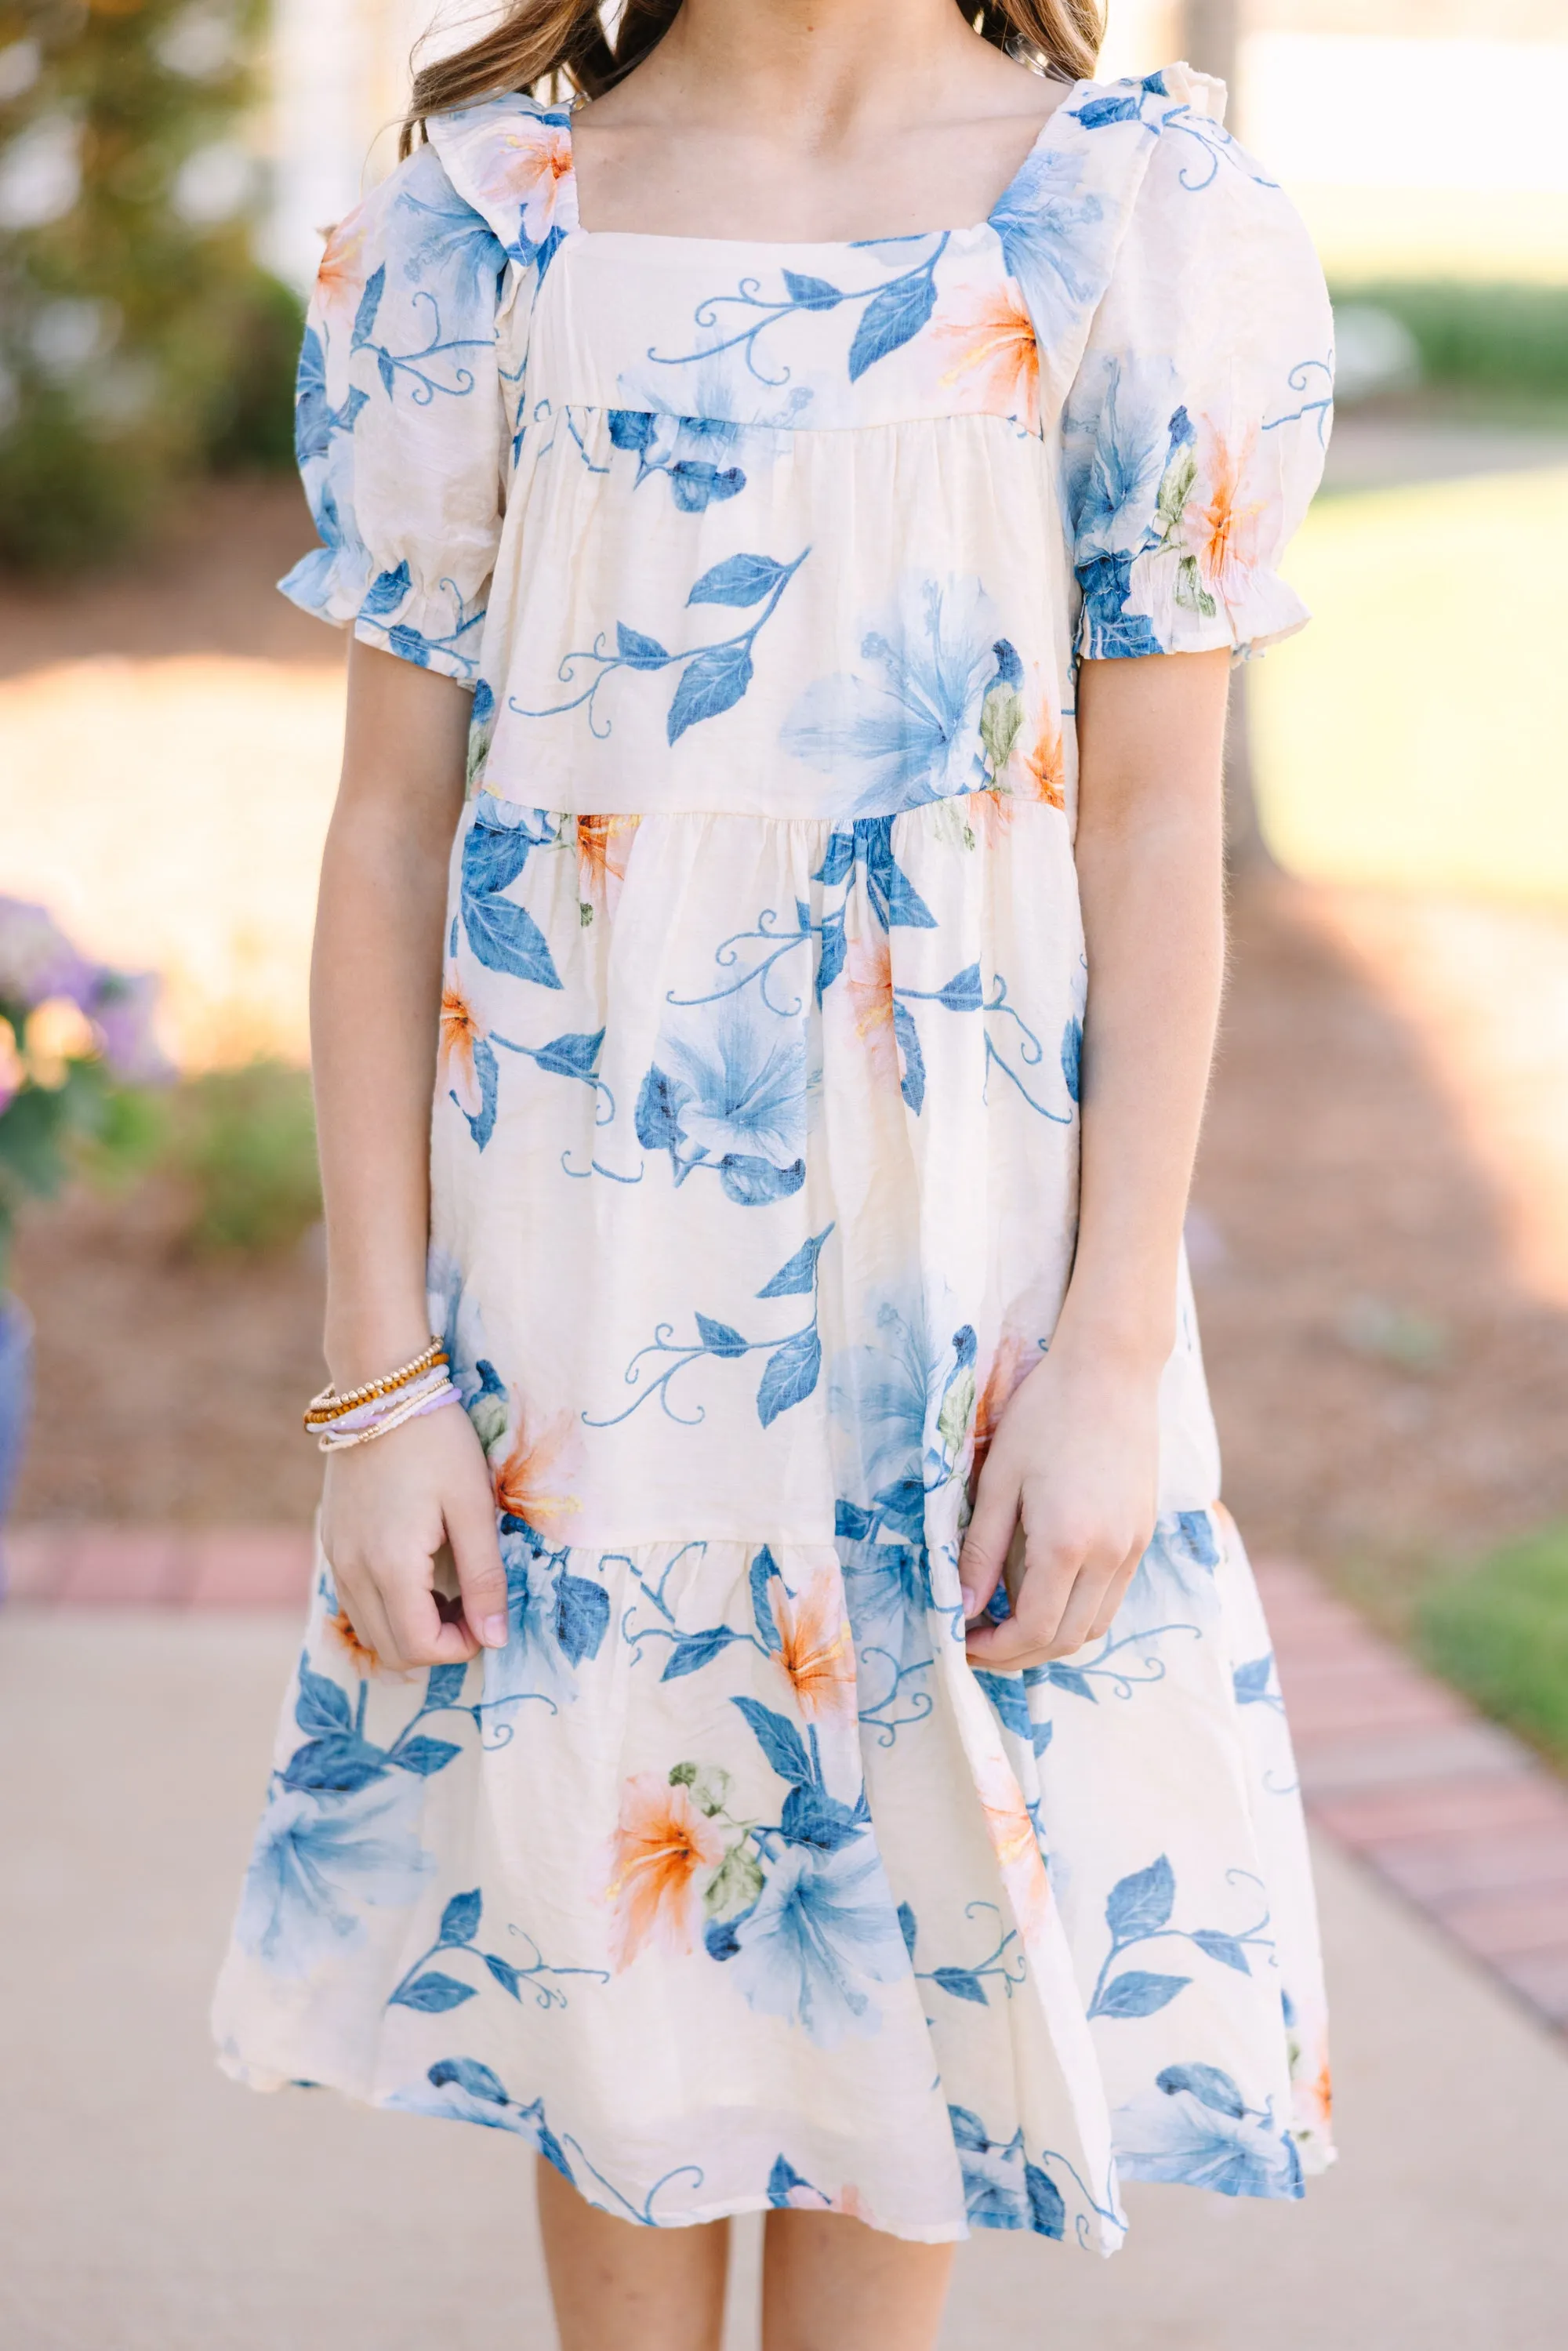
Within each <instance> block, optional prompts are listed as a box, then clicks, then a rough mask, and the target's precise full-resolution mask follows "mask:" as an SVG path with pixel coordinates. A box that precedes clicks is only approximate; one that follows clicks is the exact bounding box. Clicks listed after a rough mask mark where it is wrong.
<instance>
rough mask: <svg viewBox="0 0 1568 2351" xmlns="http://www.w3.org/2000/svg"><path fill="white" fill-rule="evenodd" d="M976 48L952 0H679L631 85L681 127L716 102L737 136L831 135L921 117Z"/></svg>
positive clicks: (971, 32) (970, 64) (972, 35)
mask: <svg viewBox="0 0 1568 2351" xmlns="http://www.w3.org/2000/svg"><path fill="white" fill-rule="evenodd" d="M976 48H977V36H976V35H975V33H974V32H973V31H972V30H971V28H970V27H969V26H968V25H967V24H966V23H965V21H964V18H963V16H961V15H960V13H959V10H958V8H957V6H956V0H683V5H682V7H681V11H680V14H679V16H677V17H676V18H675V21H674V24H673V25H672V26H671V27H670V30H669V32H668V33H667V34H666V35H665V36H664V39H663V41H662V42H661V43H660V44H659V47H658V48H657V49H656V50H655V51H654V52H653V56H652V57H650V58H649V59H648V61H647V63H646V65H645V66H643V68H641V69H640V73H639V78H640V79H641V80H643V86H644V89H647V90H648V95H649V96H650V97H652V96H653V95H654V91H653V89H652V88H651V87H650V85H651V84H653V83H655V82H656V83H658V84H661V85H663V89H662V90H661V91H660V93H659V94H660V95H661V96H662V97H663V96H668V97H670V98H678V99H680V101H681V102H683V103H684V105H685V108H686V109H687V110H688V119H689V118H690V117H691V116H694V115H695V116H697V117H700V115H701V114H702V113H703V112H704V111H705V110H706V109H709V108H713V107H715V106H718V107H721V108H722V110H723V113H724V116H725V118H726V120H727V122H728V123H729V124H730V125H731V126H732V127H734V128H735V129H737V130H740V129H744V128H745V127H747V125H749V124H752V123H755V124H756V125H757V126H758V128H765V127H768V126H772V127H774V128H775V129H776V128H777V126H778V125H779V121H780V119H781V118H783V119H789V118H793V119H795V120H802V119H804V120H810V122H811V123H813V124H814V125H815V126H816V127H817V129H818V131H819V132H820V133H821V134H825V135H827V136H828V137H830V138H831V137H833V136H834V135H835V134H836V135H840V136H841V135H842V134H843V133H844V132H845V131H849V130H850V129H851V128H852V126H854V125H857V124H863V125H866V126H867V127H870V126H872V125H873V124H874V122H875V121H876V120H877V119H878V118H880V117H883V116H885V117H887V118H889V119H898V118H903V117H905V116H907V114H908V113H909V112H910V111H911V110H912V109H913V110H915V111H919V110H923V109H924V108H925V106H927V105H928V104H930V103H931V101H932V100H934V99H936V98H937V97H938V95H939V94H940V93H941V92H942V91H943V89H944V88H945V87H947V86H950V84H951V81H952V78H953V77H954V76H955V74H958V73H962V71H963V69H964V68H965V67H966V66H972V64H973V62H974V60H975V51H976ZM993 54H994V53H993Z"/></svg>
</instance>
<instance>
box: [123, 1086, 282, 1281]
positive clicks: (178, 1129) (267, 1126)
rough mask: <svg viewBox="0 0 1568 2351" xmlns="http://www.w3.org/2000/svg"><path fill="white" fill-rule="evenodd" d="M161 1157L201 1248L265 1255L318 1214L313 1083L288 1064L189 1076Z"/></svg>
mask: <svg viewBox="0 0 1568 2351" xmlns="http://www.w3.org/2000/svg"><path fill="white" fill-rule="evenodd" d="M159 1156H160V1164H161V1165H162V1167H163V1168H165V1169H167V1170H168V1171H170V1172H171V1173H172V1174H173V1175H175V1176H176V1177H177V1178H178V1179H179V1180H180V1182H181V1183H182V1185H183V1187H184V1189H185V1190H186V1192H187V1194H188V1196H189V1199H190V1212H189V1220H188V1223H187V1225H186V1227H185V1238H186V1240H187V1241H188V1242H189V1244H190V1246H191V1247H192V1248H193V1249H195V1250H196V1251H197V1252H198V1253H199V1254H202V1255H214V1256H218V1255H243V1256H263V1255H265V1254H266V1253H267V1251H269V1250H272V1249H285V1248H287V1247H288V1245H289V1244H290V1243H291V1242H294V1241H297V1240H298V1239H299V1238H300V1236H301V1235H302V1234H303V1233H304V1232H306V1231H307V1230H308V1228H309V1227H310V1226H311V1225H313V1224H314V1223H315V1222H316V1220H317V1218H318V1217H319V1216H320V1214H321V1187H320V1181H319V1176H318V1174H317V1167H316V1123H315V1118H314V1114H313V1112H312V1108H311V1102H310V1081H309V1078H308V1075H307V1074H306V1072H305V1071H303V1070H297V1069H292V1068H290V1067H289V1066H288V1065H287V1063H285V1062H282V1061H252V1062H249V1063H247V1064H246V1066H245V1067H244V1068H242V1069H237V1070H214V1071H209V1072H207V1074H206V1075H204V1076H203V1077H199V1078H191V1079H187V1080H186V1081H185V1082H184V1083H183V1085H181V1086H180V1087H178V1088H177V1089H176V1091H175V1092H174V1094H173V1096H172V1100H171V1101H170V1103H169V1108H168V1125H167V1132H166V1137H165V1141H164V1144H163V1147H162V1152H161V1154H160V1155H159Z"/></svg>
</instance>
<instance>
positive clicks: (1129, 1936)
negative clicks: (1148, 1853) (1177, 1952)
mask: <svg viewBox="0 0 1568 2351" xmlns="http://www.w3.org/2000/svg"><path fill="white" fill-rule="evenodd" d="M1175 1905H1176V1872H1175V1871H1174V1870H1173V1869H1172V1867H1171V1865H1170V1863H1169V1862H1168V1861H1167V1860H1166V1856H1165V1855H1164V1854H1163V1853H1162V1854H1161V1855H1160V1856H1159V1859H1158V1860H1157V1861H1152V1862H1150V1864H1149V1865H1148V1867H1147V1869H1138V1870H1134V1872H1133V1874H1132V1876H1130V1877H1123V1878H1118V1880H1117V1882H1116V1884H1115V1885H1114V1886H1113V1887H1112V1888H1111V1891H1110V1894H1109V1896H1107V1898H1106V1903H1105V1924H1106V1925H1107V1926H1108V1927H1109V1928H1110V1929H1111V1932H1112V1934H1113V1936H1114V1937H1115V1938H1116V1940H1117V1941H1118V1942H1119V1943H1125V1942H1131V1941H1132V1940H1133V1938H1134V1937H1135V1936H1139V1935H1152V1934H1153V1933H1154V1932H1155V1930H1156V1928H1161V1927H1164V1926H1166V1925H1168V1924H1169V1921H1170V1915H1171V1911H1172V1910H1173V1908H1174V1907H1175Z"/></svg>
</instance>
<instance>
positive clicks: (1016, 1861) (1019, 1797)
mask: <svg viewBox="0 0 1568 2351" xmlns="http://www.w3.org/2000/svg"><path fill="white" fill-rule="evenodd" d="M975 1784H976V1786H977V1788H978V1790H979V1792H980V1803H981V1806H982V1808H983V1809H984V1812H985V1816H986V1833H987V1834H988V1836H989V1838H990V1840H991V1850H992V1852H993V1853H994V1854H995V1855H996V1856H997V1866H998V1870H999V1871H1000V1873H1001V1880H1002V1884H1003V1886H1005V1887H1006V1888H1007V1894H1008V1899H1009V1902H1010V1903H1011V1904H1012V1911H1013V1917H1015V1918H1016V1919H1017V1920H1018V1926H1019V1934H1020V1935H1021V1936H1022V1937H1023V1938H1024V1941H1025V1942H1026V1943H1027V1942H1028V1941H1029V1940H1030V1937H1031V1936H1034V1935H1038V1934H1039V1933H1040V1930H1041V1928H1043V1927H1044V1925H1045V1922H1046V1919H1047V1918H1048V1917H1049V1916H1050V1914H1051V1886H1050V1882H1049V1880H1048V1879H1047V1877H1046V1874H1045V1864H1044V1862H1043V1861H1042V1860H1041V1859H1040V1843H1039V1840H1038V1839H1037V1837H1036V1835H1035V1833H1034V1823H1033V1822H1032V1821H1031V1820H1030V1816H1029V1807H1028V1806H1027V1804H1026V1803H1025V1802H1024V1800H1023V1793H1022V1791H1021V1790H1020V1788H1019V1783H1018V1781H1017V1779H1016V1778H1015V1777H1014V1775H1013V1770H1012V1766H1011V1765H1010V1764H1009V1762H1008V1761H1007V1759H1006V1757H1005V1756H1002V1755H988V1756H986V1757H985V1758H984V1760H983V1761H981V1763H980V1765H979V1767H978V1769H977V1771H976V1773H975Z"/></svg>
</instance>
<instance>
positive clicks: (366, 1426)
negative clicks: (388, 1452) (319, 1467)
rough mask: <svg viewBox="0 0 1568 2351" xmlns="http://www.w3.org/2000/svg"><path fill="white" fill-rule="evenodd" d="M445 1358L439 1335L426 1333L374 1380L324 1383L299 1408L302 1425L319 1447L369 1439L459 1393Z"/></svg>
mask: <svg viewBox="0 0 1568 2351" xmlns="http://www.w3.org/2000/svg"><path fill="white" fill-rule="evenodd" d="M449 1362H450V1358H449V1357H448V1355H447V1353H446V1349H445V1347H444V1344H443V1343H442V1342H441V1341H440V1340H439V1339H432V1341H431V1343H430V1344H429V1346H428V1347H426V1348H425V1349H424V1351H423V1353H422V1354H418V1355H415V1356H414V1358H413V1362H412V1363H407V1364H402V1366H401V1367H400V1369H398V1370H397V1371H395V1372H387V1373H385V1374H383V1375H382V1378H381V1379H379V1380H367V1381H366V1382H365V1383H364V1384H363V1386H362V1387H357V1388H349V1389H347V1390H345V1392H344V1394H343V1395H339V1394H338V1391H337V1389H336V1388H334V1387H330V1386H329V1387H324V1388H323V1389H322V1391H321V1393H320V1395H319V1396H312V1397H311V1399H310V1402H309V1404H308V1405H307V1406H306V1410H305V1426H306V1428H307V1429H308V1432H309V1434H310V1435H311V1436H312V1437H315V1439H316V1443H317V1447H318V1449H319V1451H320V1452H322V1453H344V1452H347V1450H348V1449H349V1447H350V1446H352V1445H373V1444H374V1442H375V1440H376V1438H377V1437H387V1436H390V1435H391V1433H392V1430H393V1429H394V1428H401V1427H402V1425H403V1423H404V1421H405V1420H420V1419H423V1416H424V1415H425V1414H426V1413H427V1412H439V1411H440V1410H441V1408H442V1406H443V1405H449V1404H459V1403H461V1401H462V1398H461V1397H460V1396H459V1395H458V1393H457V1390H456V1389H455V1387H454V1386H453V1384H452V1381H451V1378H450V1375H449V1372H448V1364H449Z"/></svg>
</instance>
